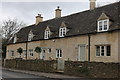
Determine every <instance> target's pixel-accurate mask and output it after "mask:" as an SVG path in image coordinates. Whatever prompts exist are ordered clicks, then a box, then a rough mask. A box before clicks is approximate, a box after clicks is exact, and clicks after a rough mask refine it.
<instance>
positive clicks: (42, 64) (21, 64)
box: [5, 60, 56, 72]
mask: <svg viewBox="0 0 120 80" xmlns="http://www.w3.org/2000/svg"><path fill="white" fill-rule="evenodd" d="M55 64H56V61H44V60H6V64H5V67H6V68H13V69H21V70H31V71H40V72H55V70H56V67H54V66H55Z"/></svg>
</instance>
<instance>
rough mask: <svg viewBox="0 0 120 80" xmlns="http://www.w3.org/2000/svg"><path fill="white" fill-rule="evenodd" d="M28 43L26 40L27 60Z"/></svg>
mask: <svg viewBox="0 0 120 80" xmlns="http://www.w3.org/2000/svg"><path fill="white" fill-rule="evenodd" d="M27 49H28V43H27V41H26V60H27V52H28V50H27Z"/></svg>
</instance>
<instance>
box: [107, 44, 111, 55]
mask: <svg viewBox="0 0 120 80" xmlns="http://www.w3.org/2000/svg"><path fill="white" fill-rule="evenodd" d="M106 51H107V52H106V53H107V56H110V53H111V47H110V46H107V50H106Z"/></svg>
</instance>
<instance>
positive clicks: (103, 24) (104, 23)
mask: <svg viewBox="0 0 120 80" xmlns="http://www.w3.org/2000/svg"><path fill="white" fill-rule="evenodd" d="M108 29H109V19H105V20H100V21H98V32H101V31H107V30H108Z"/></svg>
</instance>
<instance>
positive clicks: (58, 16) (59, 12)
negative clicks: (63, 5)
mask: <svg viewBox="0 0 120 80" xmlns="http://www.w3.org/2000/svg"><path fill="white" fill-rule="evenodd" d="M60 17H61V9H59V6H58V7H57V9H56V10H55V18H60Z"/></svg>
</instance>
